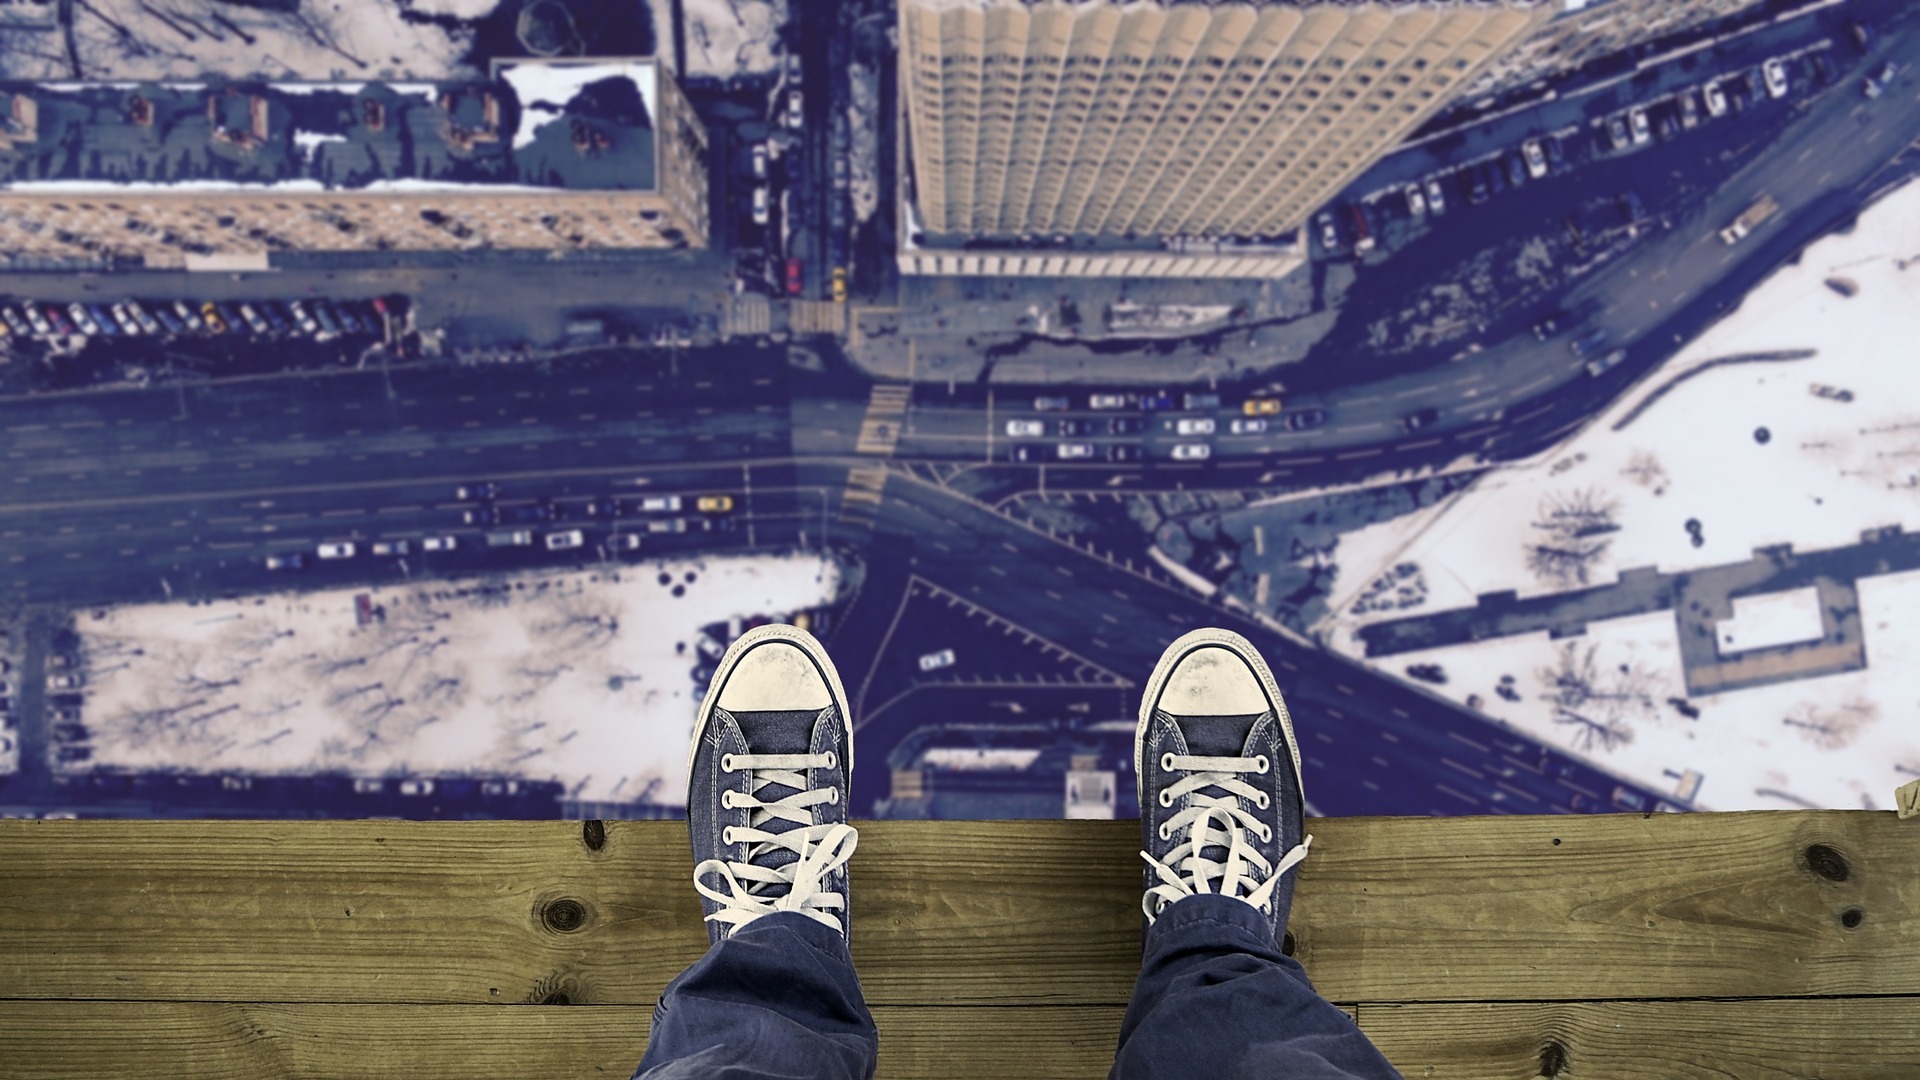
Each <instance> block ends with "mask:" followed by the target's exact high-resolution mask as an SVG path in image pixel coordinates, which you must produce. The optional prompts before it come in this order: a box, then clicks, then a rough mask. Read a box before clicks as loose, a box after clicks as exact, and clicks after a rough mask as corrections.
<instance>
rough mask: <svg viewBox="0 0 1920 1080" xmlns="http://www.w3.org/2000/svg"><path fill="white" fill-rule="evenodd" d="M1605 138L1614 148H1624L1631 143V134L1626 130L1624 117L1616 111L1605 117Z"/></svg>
mask: <svg viewBox="0 0 1920 1080" xmlns="http://www.w3.org/2000/svg"><path fill="white" fill-rule="evenodd" d="M1607 139H1608V141H1609V142H1611V143H1612V144H1613V148H1614V149H1615V150H1625V149H1626V148H1627V147H1629V146H1632V145H1633V134H1632V133H1631V132H1629V131H1628V130H1627V120H1626V117H1623V116H1621V115H1620V114H1618V113H1615V114H1614V115H1612V116H1609V117H1607Z"/></svg>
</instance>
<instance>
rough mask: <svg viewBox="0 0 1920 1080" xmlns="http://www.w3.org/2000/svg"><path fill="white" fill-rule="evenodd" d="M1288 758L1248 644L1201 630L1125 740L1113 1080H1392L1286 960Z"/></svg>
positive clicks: (1300, 803) (1271, 689)
mask: <svg viewBox="0 0 1920 1080" xmlns="http://www.w3.org/2000/svg"><path fill="white" fill-rule="evenodd" d="M1297 746H1298V744H1296V743H1295V742H1294V738H1293V719H1292V717H1291V716H1289V715H1288V713H1287V706H1286V702H1285V701H1283V700H1282V699H1281V697H1280V689H1279V687H1278V686H1277V685H1276V684H1275V682H1274V678H1273V672H1272V670H1271V669H1270V668H1268V667H1267V663H1266V661H1265V660H1264V659H1262V658H1261V656H1260V654H1259V652H1258V651H1256V650H1255V649H1254V647H1253V645H1252V644H1251V643H1250V642H1248V641H1247V639H1246V638H1243V637H1241V636H1240V635H1238V634H1235V633H1231V632H1229V631H1226V630H1195V631H1194V632H1192V633H1190V634H1187V635H1185V636H1183V637H1181V638H1180V639H1179V640H1177V641H1175V642H1174V643H1173V644H1172V645H1169V646H1168V647H1167V651H1166V653H1165V654H1164V655H1162V656H1161V658H1160V663H1159V666H1157V667H1156V668H1154V671H1153V676H1152V678H1150V679H1148V680H1147V688H1146V693H1145V695H1144V696H1143V697H1142V699H1141V703H1140V722H1139V727H1138V728H1137V733H1136V735H1135V739H1134V775H1135V778H1136V781H1135V782H1136V783H1137V784H1138V785H1139V786H1138V789H1137V790H1138V791H1139V794H1140V831H1141V838H1142V847H1143V850H1142V851H1141V852H1140V854H1141V856H1142V857H1143V858H1144V859H1145V860H1146V863H1147V869H1146V896H1145V899H1144V901H1143V903H1142V905H1141V907H1142V910H1143V911H1144V913H1145V915H1146V921H1147V926H1146V929H1145V931H1144V934H1143V937H1144V943H1145V953H1146V955H1145V957H1144V958H1143V959H1142V961H1141V968H1140V979H1139V981H1138V982H1137V983H1135V984H1134V990H1133V1000H1132V1002H1131V1003H1130V1004H1129V1005H1128V1007H1127V1015H1126V1019H1125V1021H1124V1022H1123V1023H1122V1025H1121V1028H1120V1047H1119V1051H1118V1052H1117V1054H1116V1055H1115V1059H1114V1065H1113V1071H1112V1073H1110V1074H1109V1075H1110V1077H1111V1078H1112V1080H1123V1078H1124V1080H1161V1078H1172V1077H1190V1076H1205V1077H1209V1078H1223V1080H1224V1078H1244V1080H1269V1078H1271V1080H1350V1078H1366V1080H1376V1078H1382V1077H1385V1078H1393V1080H1398V1078H1399V1075H1400V1074H1399V1073H1398V1072H1396V1071H1395V1070H1394V1068H1393V1066H1392V1065H1389V1064H1388V1063H1387V1060H1386V1058H1384V1057H1382V1056H1381V1054H1380V1052H1379V1050H1377V1049H1375V1048H1374V1046H1373V1044H1372V1042H1370V1041H1369V1040H1368V1039H1367V1037H1366V1036H1365V1035H1363V1034H1361V1032H1360V1030H1359V1028H1357V1027H1355V1026H1354V1024H1353V1022H1352V1021H1350V1020H1348V1019H1347V1017H1346V1014H1345V1013H1342V1012H1341V1011H1340V1010H1339V1009H1337V1008H1335V1007H1334V1006H1333V1005H1332V1004H1331V1003H1329V1002H1327V1001H1326V1000H1325V999H1323V998H1321V997H1320V995H1319V994H1318V993H1316V992H1315V991H1314V989H1313V984H1312V983H1310V982H1309V981H1308V980H1307V975H1306V972H1305V971H1303V970H1301V968H1300V965H1299V964H1297V963H1295V962H1294V961H1293V959H1292V958H1290V957H1288V956H1286V955H1284V954H1282V953H1281V952H1280V948H1279V945H1278V942H1279V940H1280V937H1281V935H1282V934H1283V933H1284V932H1285V929H1286V925H1287V915H1288V913H1289V912H1290V911H1291V909H1292V907H1293V879H1294V875H1292V874H1290V873H1288V871H1290V870H1292V869H1293V868H1294V867H1296V866H1298V865H1299V864H1300V863H1301V861H1303V860H1304V859H1305V858H1306V857H1307V849H1308V847H1309V846H1311V844H1312V843H1313V837H1311V836H1308V835H1306V792H1305V788H1304V786H1303V785H1302V783H1301V777H1300V757H1299V750H1298V748H1297Z"/></svg>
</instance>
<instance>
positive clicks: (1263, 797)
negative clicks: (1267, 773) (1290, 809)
mask: <svg viewBox="0 0 1920 1080" xmlns="http://www.w3.org/2000/svg"><path fill="white" fill-rule="evenodd" d="M1254 794H1256V795H1258V796H1260V800H1259V801H1258V802H1256V803H1254V804H1253V805H1255V806H1257V807H1259V808H1260V809H1262V810H1265V809H1266V808H1267V806H1268V805H1269V804H1271V803H1272V802H1273V800H1272V799H1271V798H1269V797H1268V796H1267V793H1266V792H1264V791H1256V792H1254Z"/></svg>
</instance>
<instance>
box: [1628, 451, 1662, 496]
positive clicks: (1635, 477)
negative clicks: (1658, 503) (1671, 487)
mask: <svg viewBox="0 0 1920 1080" xmlns="http://www.w3.org/2000/svg"><path fill="white" fill-rule="evenodd" d="M1620 474H1621V475H1622V476H1625V477H1626V478H1627V479H1629V480H1631V481H1633V482H1634V483H1636V484H1639V485H1640V486H1641V487H1644V488H1652V489H1653V493H1654V494H1655V495H1658V494H1660V493H1662V492H1664V491H1665V490H1666V488H1667V470H1666V467H1665V466H1663V465H1661V464H1660V459H1659V458H1658V457H1656V456H1654V454H1653V452H1652V451H1651V450H1635V451H1634V452H1633V456H1632V457H1631V458H1628V459H1627V467H1626V468H1624V469H1621V470H1620Z"/></svg>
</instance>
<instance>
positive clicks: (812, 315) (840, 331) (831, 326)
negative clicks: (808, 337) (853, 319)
mask: <svg viewBox="0 0 1920 1080" xmlns="http://www.w3.org/2000/svg"><path fill="white" fill-rule="evenodd" d="M787 324H788V327H789V328H790V329H792V331H793V332H794V333H796V334H832V335H834V336H835V337H842V336H845V334H846V332H847V305H845V304H836V303H834V302H833V301H831V300H790V301H788V302H787Z"/></svg>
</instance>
